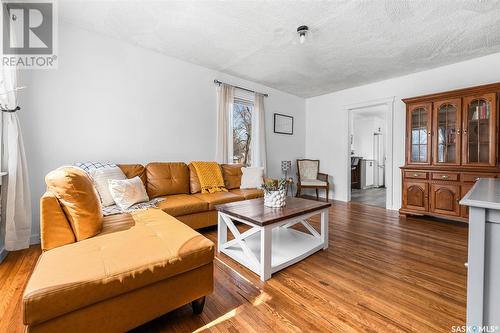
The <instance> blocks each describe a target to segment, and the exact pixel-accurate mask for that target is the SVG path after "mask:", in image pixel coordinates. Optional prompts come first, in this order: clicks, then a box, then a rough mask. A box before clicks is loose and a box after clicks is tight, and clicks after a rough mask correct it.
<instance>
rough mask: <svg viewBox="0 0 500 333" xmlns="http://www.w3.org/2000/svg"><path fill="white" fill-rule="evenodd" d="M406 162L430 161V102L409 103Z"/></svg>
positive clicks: (422, 162)
mask: <svg viewBox="0 0 500 333" xmlns="http://www.w3.org/2000/svg"><path fill="white" fill-rule="evenodd" d="M407 123H408V126H409V131H408V133H409V138H407V141H408V149H409V154H408V159H409V161H408V163H409V164H429V163H430V141H431V140H430V135H431V132H430V130H431V104H419V105H410V106H409V108H408V119H407Z"/></svg>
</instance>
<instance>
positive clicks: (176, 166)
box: [146, 162, 189, 199]
mask: <svg viewBox="0 0 500 333" xmlns="http://www.w3.org/2000/svg"><path fill="white" fill-rule="evenodd" d="M146 178H147V186H146V190H147V192H148V195H149V198H150V199H153V198H156V197H161V196H165V195H172V194H189V169H188V166H187V165H186V163H182V162H172V163H161V162H153V163H149V164H148V165H146Z"/></svg>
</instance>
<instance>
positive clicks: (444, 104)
mask: <svg viewBox="0 0 500 333" xmlns="http://www.w3.org/2000/svg"><path fill="white" fill-rule="evenodd" d="M461 102H462V101H461V99H460V98H457V99H450V100H444V101H439V102H435V103H434V113H433V117H434V121H433V123H434V142H433V151H434V154H433V164H443V165H457V164H460V136H461V135H460V134H461V133H460V126H461V121H460V120H461V119H460V118H461V115H462V105H461V104H462V103H461Z"/></svg>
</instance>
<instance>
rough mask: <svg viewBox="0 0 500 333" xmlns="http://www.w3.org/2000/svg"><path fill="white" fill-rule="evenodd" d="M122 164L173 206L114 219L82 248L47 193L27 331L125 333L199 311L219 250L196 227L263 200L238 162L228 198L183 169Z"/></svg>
mask: <svg viewBox="0 0 500 333" xmlns="http://www.w3.org/2000/svg"><path fill="white" fill-rule="evenodd" d="M119 167H120V168H121V169H122V170H123V172H124V173H125V175H126V176H127V177H128V178H132V177H135V176H139V177H140V178H141V180H142V181H143V182H144V184H145V187H146V190H147V192H148V195H149V197H150V198H156V197H165V198H166V200H165V201H163V202H161V203H160V204H159V207H158V208H159V209H148V210H145V211H137V212H134V213H131V214H119V215H112V216H107V217H105V218H104V221H103V226H102V230H101V231H100V233H99V234H98V235H96V236H94V237H91V238H88V239H85V240H82V241H78V242H76V240H75V235H74V232H73V230H72V227H71V224H70V222H69V221H68V218H67V216H66V215H65V212H64V209H63V208H62V206H61V205H62V203H61V202H60V201H59V200H58V197H57V196H56V195H54V194H53V193H50V192H47V193H45V195H44V196H43V197H42V198H41V202H40V210H41V212H40V213H41V241H42V250H43V251H44V252H43V253H42V255H41V256H40V258H39V260H38V263H37V265H36V267H35V270H34V271H33V274H32V276H31V278H30V280H29V282H28V284H27V286H26V289H25V291H24V295H23V320H24V323H25V324H26V325H27V331H28V332H123V331H126V330H130V329H132V328H134V327H137V326H139V325H141V324H142V323H145V322H147V321H150V320H152V319H154V318H156V317H158V316H161V315H162V314H164V313H167V312H169V311H171V310H173V309H175V308H178V307H180V306H182V305H185V304H188V303H190V302H192V304H193V311H194V312H195V313H198V312H201V310H202V309H203V303H204V297H205V296H206V295H209V294H210V293H211V292H212V290H213V258H214V244H213V243H212V242H211V241H210V240H208V239H206V238H205V237H204V236H202V235H201V234H199V233H198V232H196V231H195V230H194V229H198V228H201V227H206V226H210V225H215V224H216V223H217V214H216V211H215V209H214V207H215V205H218V204H222V203H227V202H233V201H239V200H245V199H252V198H257V197H260V196H262V191H261V190H258V189H249V190H242V189H239V186H240V182H241V171H240V168H241V166H238V165H222V166H221V168H222V171H223V176H224V181H225V184H226V187H227V188H228V189H229V192H220V193H213V194H202V193H200V184H199V181H198V179H197V177H196V173H195V172H194V168H193V167H192V166H188V165H186V164H185V163H156V162H155V163H149V164H148V165H146V166H142V165H139V164H126V165H119ZM89 195H90V194H89ZM180 221H182V222H183V223H181V222H180Z"/></svg>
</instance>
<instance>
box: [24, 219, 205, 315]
mask: <svg viewBox="0 0 500 333" xmlns="http://www.w3.org/2000/svg"><path fill="white" fill-rule="evenodd" d="M131 216H132V217H133V219H134V221H135V225H134V226H133V227H132V228H130V229H128V230H123V231H120V232H114V233H110V234H106V235H102V236H98V237H94V238H90V239H87V240H85V241H82V242H78V243H74V244H69V245H67V246H64V247H60V248H56V249H53V250H51V251H47V252H44V253H42V255H41V256H40V258H39V260H38V262H37V265H36V267H35V269H34V271H33V274H32V275H31V278H30V279H29V281H28V284H27V286H26V289H25V291H24V294H23V307H24V311H23V314H24V323H25V324H29V325H34V324H37V323H41V322H44V321H46V320H49V319H52V318H55V317H57V316H61V315H63V314H65V313H69V312H71V311H75V310H77V309H80V308H83V307H86V306H89V305H91V304H94V303H97V302H99V301H102V300H105V299H109V298H112V297H115V296H117V295H121V294H124V293H127V292H129V291H131V290H135V289H139V288H141V287H144V286H147V285H151V284H153V283H156V282H159V281H162V280H165V279H167V278H169V277H172V276H175V275H178V274H181V273H183V272H186V271H190V270H193V269H195V268H198V267H201V266H203V265H206V264H209V263H211V262H212V261H213V258H214V244H213V243H212V242H211V241H210V240H208V239H207V238H205V237H203V236H202V235H201V234H199V233H197V232H196V231H194V230H193V229H191V228H189V227H188V226H187V225H185V224H184V223H182V222H180V221H178V220H176V219H175V218H174V217H172V216H170V215H168V214H165V213H164V212H162V211H161V210H159V209H148V210H143V211H137V212H134V213H131ZM186 287H189V286H186Z"/></svg>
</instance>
